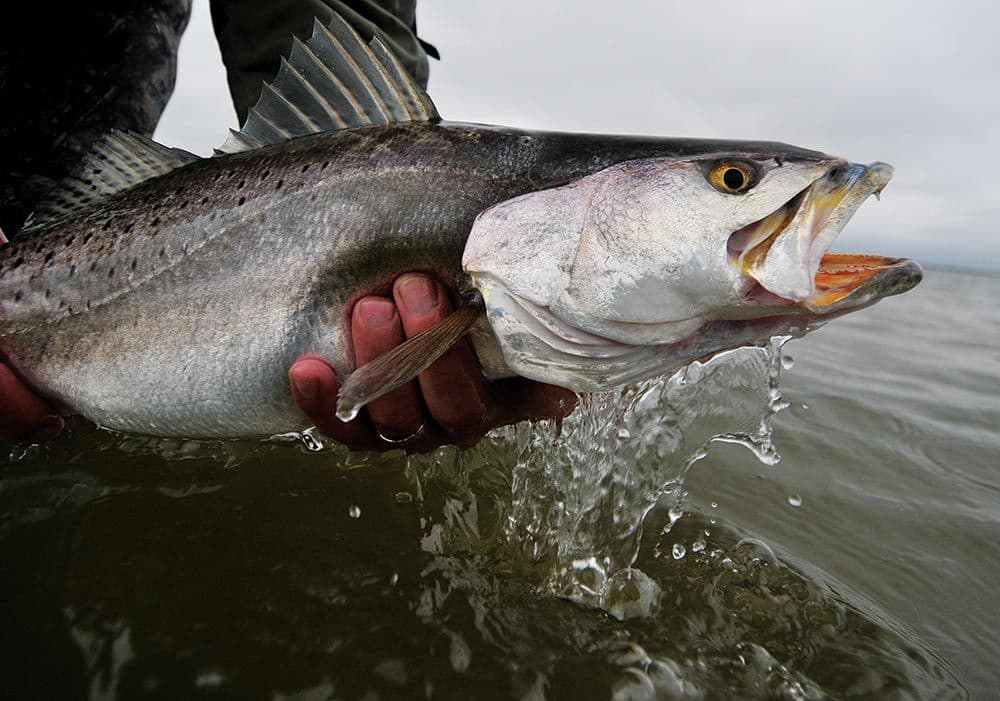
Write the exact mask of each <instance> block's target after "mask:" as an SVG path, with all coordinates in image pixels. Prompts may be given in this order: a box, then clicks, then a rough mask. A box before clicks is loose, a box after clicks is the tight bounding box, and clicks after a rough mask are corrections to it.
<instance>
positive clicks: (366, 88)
mask: <svg viewBox="0 0 1000 701" xmlns="http://www.w3.org/2000/svg"><path fill="white" fill-rule="evenodd" d="M438 119H440V117H439V116H438V113H437V109H435V107H434V103H433V102H431V98H430V97H429V96H428V95H427V93H426V92H424V90H423V89H422V88H421V87H420V86H419V85H417V84H416V82H414V80H413V78H412V77H411V76H410V74H409V73H407V72H406V69H405V68H403V66H402V64H401V63H400V62H399V59H397V58H396V57H395V56H394V55H393V54H392V52H391V51H390V50H389V49H388V48H387V47H386V45H385V44H384V43H383V42H382V40H381V39H379V38H378V36H375V37H373V38H372V40H371V43H370V44H367V45H366V44H365V43H364V41H363V40H362V39H361V37H360V36H358V33H357V32H356V31H354V29H353V28H352V27H351V25H349V24H348V23H347V22H346V21H345V20H344V19H343V18H342V17H341V16H340V15H337V14H334V15H333V18H332V19H331V20H330V24H329V26H324V25H323V24H322V23H321V22H320V21H319V20H316V21H315V22H314V24H313V34H312V37H310V38H309V40H308V41H306V42H305V43H303V42H301V41H299V39H298V38H295V37H293V39H292V50H291V52H290V53H289V55H288V59H287V60H286V59H284V58H282V60H281V68H280V69H279V70H278V75H277V76H276V77H275V78H274V80H273V81H271V82H270V83H264V87H263V89H262V91H261V95H260V99H259V100H258V101H257V104H256V105H254V106H253V107H251V108H250V113H249V116H248V117H247V121H246V123H245V124H244V125H243V128H242V129H241V130H240V131H238V132H236V131H231V132H230V136H229V138H228V139H227V140H226V143H224V144H223V145H222V146H221V147H220V148H219V149H218V152H219V153H238V152H240V151H249V150H251V149H255V148H259V147H261V146H265V145H267V144H276V143H279V142H281V141H285V140H287V139H293V138H295V137H298V136H305V135H306V134H315V133H318V132H323V131H337V130H338V129H352V128H355V127H368V126H379V125H385V124H399V123H404V122H431V121H436V120H438Z"/></svg>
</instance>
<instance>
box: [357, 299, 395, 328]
mask: <svg viewBox="0 0 1000 701" xmlns="http://www.w3.org/2000/svg"><path fill="white" fill-rule="evenodd" d="M357 310H358V316H360V317H361V320H362V321H364V322H365V323H366V324H368V325H369V326H385V325H386V324H387V323H389V322H390V321H392V320H393V318H394V317H395V316H396V305H394V304H393V303H392V302H390V301H389V300H387V299H382V298H380V297H368V298H366V299H363V300H361V301H360V302H358V306H357Z"/></svg>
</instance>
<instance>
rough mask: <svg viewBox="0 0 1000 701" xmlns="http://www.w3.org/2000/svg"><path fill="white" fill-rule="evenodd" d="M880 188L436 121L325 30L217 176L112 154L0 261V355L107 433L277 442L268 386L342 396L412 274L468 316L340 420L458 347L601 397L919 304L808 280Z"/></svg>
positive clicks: (883, 276) (851, 277) (280, 398)
mask: <svg viewBox="0 0 1000 701" xmlns="http://www.w3.org/2000/svg"><path fill="white" fill-rule="evenodd" d="M891 174H892V169H891V168H890V167H889V166H887V165H885V164H881V163H875V164H871V165H858V164H852V163H848V162H847V161H844V160H842V159H838V158H833V157H830V156H827V155H825V154H822V153H819V152H816V151H810V150H806V149H800V148H796V147H793V146H787V145H784V144H776V143H765V142H736V141H711V140H698V139H667V138H645V137H626V136H604V135H588V134H565V133H551V132H531V131H523V130H517V129H509V128H500V127H492V126H483V125H469V124H454V123H446V122H441V121H440V119H439V118H438V115H437V111H436V110H435V108H434V105H433V103H432V102H431V101H430V98H429V97H427V95H426V94H425V93H424V92H423V91H422V90H420V88H419V87H417V86H416V85H415V84H414V82H413V81H412V80H411V79H410V78H409V76H408V75H407V74H406V72H405V71H404V70H403V69H402V67H401V66H400V65H399V62H398V61H397V60H396V59H395V57H393V56H392V54H391V53H390V52H389V51H388V50H387V49H386V48H385V46H384V45H383V44H382V42H381V41H380V40H379V39H378V38H377V37H376V38H374V39H373V40H372V41H371V42H370V43H368V44H366V43H365V42H363V41H362V40H361V39H360V38H359V37H358V36H357V34H355V33H354V31H353V30H352V29H351V28H350V27H349V26H348V25H347V24H346V22H344V21H343V20H342V19H341V18H339V17H334V19H333V20H332V22H331V24H330V25H329V26H324V25H321V24H319V23H317V24H316V26H315V29H314V33H313V36H312V37H311V38H310V39H309V41H308V42H304V43H303V42H299V41H298V40H296V41H295V42H294V44H293V48H292V51H291V53H290V55H289V59H288V61H287V62H285V63H283V65H282V68H281V71H280V72H279V74H278V76H277V78H275V80H274V81H273V83H272V84H271V85H270V86H269V87H268V88H267V89H265V90H264V92H263V95H262V97H261V100H260V102H259V103H258V104H257V105H256V107H255V108H254V109H253V110H251V114H250V117H249V118H248V120H247V123H246V125H245V126H244V127H243V129H242V130H241V131H240V132H238V133H237V132H234V133H233V134H232V135H231V136H230V138H229V140H228V141H227V142H226V144H224V145H223V147H222V149H221V150H220V153H219V154H217V155H216V156H215V157H213V158H208V159H200V158H197V157H195V156H193V155H192V154H189V153H186V152H184V151H181V150H178V149H169V148H166V147H164V146H160V145H159V144H156V143H154V142H152V141H149V140H148V139H144V138H142V137H139V136H136V135H133V134H122V133H114V134H110V135H108V137H106V139H105V140H104V141H102V142H101V143H100V144H99V145H98V146H97V148H96V150H95V152H94V154H93V155H92V156H90V157H89V158H88V159H87V160H86V161H85V162H84V164H83V165H82V167H81V170H80V173H79V175H78V176H77V177H76V178H73V179H71V180H70V181H68V182H66V183H64V185H63V187H62V188H61V189H60V191H59V192H57V193H55V195H54V197H53V200H52V202H50V203H48V204H46V205H43V206H42V207H40V208H39V209H38V211H36V213H35V215H34V216H33V219H32V220H31V221H30V225H29V226H28V227H26V229H25V234H24V236H22V238H21V239H20V240H18V241H15V242H14V243H12V244H10V245H7V246H4V247H3V248H2V249H0V351H2V356H3V360H4V361H5V362H7V363H8V364H9V365H10V366H11V367H13V368H14V369H15V371H16V372H18V373H19V374H20V375H21V376H22V377H23V378H24V379H25V380H26V381H27V382H28V383H30V384H31V385H32V386H33V387H34V388H36V390H37V391H39V392H40V393H42V394H43V395H45V396H46V397H48V398H49V399H50V400H52V401H53V402H55V403H56V404H57V405H59V406H60V407H62V408H64V409H65V410H67V411H72V412H76V413H80V414H83V415H85V416H87V417H89V418H91V419H93V420H94V421H96V422H97V423H99V424H101V425H104V426H107V427H110V428H113V429H118V430H122V431H134V432H141V433H149V434H156V435H165V436H188V437H235V436H260V435H270V434H275V433H280V432H284V431H290V430H296V429H301V428H303V427H304V426H306V425H307V424H308V420H307V419H306V417H305V416H304V415H303V414H302V413H301V411H300V410H299V409H298V408H297V407H296V405H295V402H294V401H293V399H292V395H291V392H290V389H289V386H288V380H287V374H286V373H287V368H288V367H289V366H290V365H291V364H292V363H293V362H294V361H295V359H296V358H298V357H300V356H302V355H304V354H313V355H316V356H319V357H322V358H325V359H326V360H328V361H329V362H330V363H331V364H332V365H333V366H334V368H335V369H336V370H337V372H338V374H340V376H341V377H346V376H347V375H348V374H349V373H350V372H351V371H352V370H353V369H354V359H353V357H352V356H351V351H350V348H351V345H350V342H349V318H350V311H351V308H352V305H353V303H354V302H355V301H356V300H357V299H359V298H360V297H362V296H364V295H367V294H371V293H379V292H385V291H386V290H387V289H389V286H390V285H391V282H392V280H393V279H394V278H395V277H396V276H397V275H398V274H400V273H402V272H404V271H410V270H421V271H427V272H431V273H434V274H437V275H440V276H442V277H443V278H444V279H445V280H446V281H447V282H449V283H450V285H451V286H452V288H453V289H455V290H465V291H467V290H478V292H479V293H480V294H481V296H482V308H483V309H485V315H483V316H478V315H477V314H476V313H470V312H468V311H463V312H461V314H462V315H463V316H462V317H461V318H457V319H453V320H451V321H450V322H448V323H447V324H442V326H441V328H440V329H434V330H432V333H431V334H430V336H428V337H425V338H424V339H423V340H422V341H420V343H419V344H416V345H411V343H408V344H407V345H406V347H405V348H404V350H403V351H400V353H399V354H398V356H394V357H396V358H397V359H398V360H399V363H398V367H395V368H393V370H394V373H395V375H394V377H395V379H392V378H389V377H388V374H387V371H386V370H385V368H384V367H382V366H377V367H376V368H375V369H374V370H371V371H369V372H367V373H362V374H360V375H359V376H358V378H359V379H358V381H357V382H355V383H353V384H352V383H351V382H348V384H347V387H345V390H346V389H351V388H353V390H352V391H354V394H353V395H352V398H351V402H352V404H351V406H345V407H342V409H343V412H344V415H345V416H349V415H350V414H351V413H352V411H355V412H356V411H357V409H358V408H359V407H360V406H361V405H363V404H364V402H365V401H368V400H370V399H371V398H372V397H373V396H377V393H378V392H379V391H383V390H385V387H387V386H389V384H390V382H391V381H399V378H400V377H402V378H404V381H405V378H406V377H412V375H413V373H416V372H419V369H420V367H421V365H422V364H423V365H424V366H425V365H426V363H428V362H430V360H428V358H430V357H431V356H432V355H433V353H439V352H441V351H442V350H443V349H444V348H446V347H447V345H448V344H449V343H451V342H453V341H454V340H455V339H456V338H458V337H459V336H461V335H462V334H464V333H465V332H466V330H467V329H468V328H469V326H470V325H473V324H474V326H473V342H474V345H475V347H476V351H477V354H478V356H479V358H480V361H481V362H482V364H483V367H484V372H485V373H486V374H487V376H488V377H491V378H499V377H505V376H511V375H522V376H524V377H528V378H531V379H535V380H540V381H543V382H549V383H554V384H558V385H561V386H563V387H567V388H570V389H573V390H576V391H582V392H586V391H596V390H602V389H608V388H611V387H614V386H617V385H621V384H624V383H627V382H632V381H635V380H640V379H644V378H649V377H655V376H658V375H665V374H668V373H670V372H672V371H673V370H676V369H677V368H679V367H681V366H683V365H685V364H687V363H689V362H691V361H693V360H696V359H703V358H706V357H709V356H711V355H712V354H715V353H718V352H720V351H723V350H728V349H731V348H736V347H739V346H742V345H751V344H759V343H763V342H765V341H766V340H767V339H768V338H769V337H770V336H772V335H775V334H779V333H787V332H789V330H790V329H793V328H797V329H800V330H802V331H805V330H806V329H808V328H810V327H811V326H814V325H816V324H817V323H819V322H822V321H823V320H826V319H829V318H832V317H834V316H837V315H840V314H843V313H846V312H848V311H852V310H854V309H859V308H862V307H864V306H867V305H870V304H872V303H874V302H875V301H877V300H878V299H880V298H882V297H884V296H886V295H889V294H896V293H899V292H902V291H905V290H907V289H910V288H912V287H913V286H914V285H916V284H917V283H918V282H919V280H920V277H921V271H920V268H919V266H918V265H917V264H916V263H913V262H912V261H908V260H905V259H890V258H883V257H876V256H860V255H848V254H830V253H827V249H828V247H829V245H830V244H831V243H832V241H833V239H834V237H835V236H836V235H837V233H838V232H839V231H840V230H841V228H842V227H843V226H844V225H845V224H846V222H847V221H848V219H850V217H851V216H852V215H853V213H854V212H855V211H856V209H857V208H858V207H859V206H860V204H861V203H862V202H863V201H864V200H865V199H866V198H867V197H868V195H870V194H873V193H878V192H880V191H881V189H882V188H883V187H884V186H885V184H886V183H887V182H888V180H889V178H890V177H891ZM477 316H478V319H477ZM410 351H413V352H410ZM383 366H384V364H383ZM379 367H382V369H379ZM396 375H398V377H396ZM359 388H360V389H359Z"/></svg>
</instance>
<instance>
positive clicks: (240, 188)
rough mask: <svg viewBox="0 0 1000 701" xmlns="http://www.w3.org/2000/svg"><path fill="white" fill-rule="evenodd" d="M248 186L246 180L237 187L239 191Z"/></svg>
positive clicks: (241, 181)
mask: <svg viewBox="0 0 1000 701" xmlns="http://www.w3.org/2000/svg"><path fill="white" fill-rule="evenodd" d="M246 184H247V181H246V180H240V184H239V185H237V186H236V189H237V190H242V189H243V186H244V185H246Z"/></svg>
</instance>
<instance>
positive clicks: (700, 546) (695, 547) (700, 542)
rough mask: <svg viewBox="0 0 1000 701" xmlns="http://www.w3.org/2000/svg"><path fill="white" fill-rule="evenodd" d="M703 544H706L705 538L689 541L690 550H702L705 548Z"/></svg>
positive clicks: (698, 551) (696, 551)
mask: <svg viewBox="0 0 1000 701" xmlns="http://www.w3.org/2000/svg"><path fill="white" fill-rule="evenodd" d="M705 545H706V543H705V539H704V538H698V540H696V541H694V542H693V543H691V552H695V553H700V552H701V551H702V550H704V549H705Z"/></svg>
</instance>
